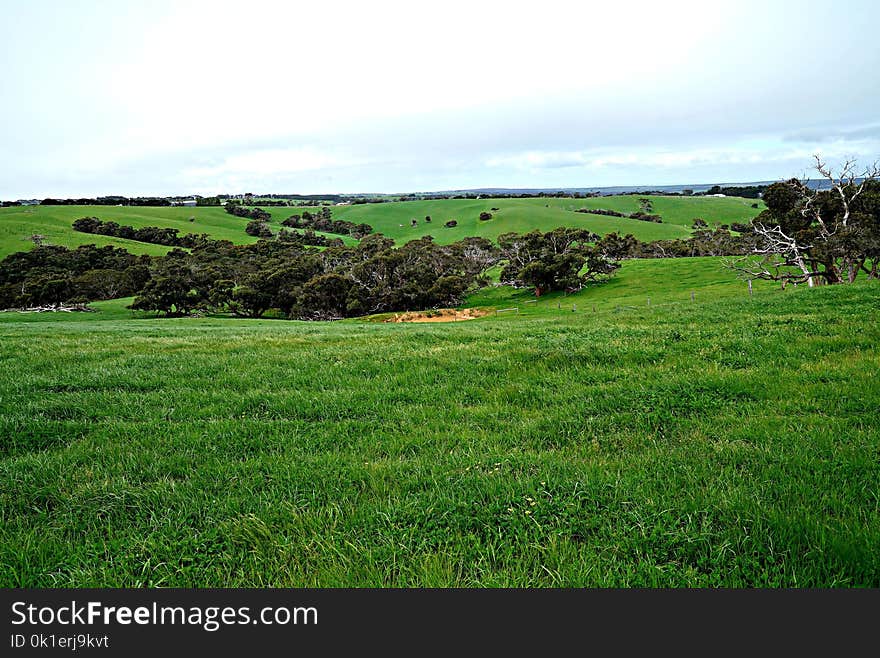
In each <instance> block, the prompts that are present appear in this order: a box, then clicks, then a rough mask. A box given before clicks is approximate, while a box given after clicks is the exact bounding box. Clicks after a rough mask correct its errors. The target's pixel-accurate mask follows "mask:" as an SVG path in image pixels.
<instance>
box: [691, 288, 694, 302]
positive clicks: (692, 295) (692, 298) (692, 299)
mask: <svg viewBox="0 0 880 658" xmlns="http://www.w3.org/2000/svg"><path fill="white" fill-rule="evenodd" d="M691 301H694V291H693V290H691Z"/></svg>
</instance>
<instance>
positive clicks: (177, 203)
mask: <svg viewBox="0 0 880 658" xmlns="http://www.w3.org/2000/svg"><path fill="white" fill-rule="evenodd" d="M171 205H172V206H194V205H196V200H195V199H183V200H181V201H172V202H171Z"/></svg>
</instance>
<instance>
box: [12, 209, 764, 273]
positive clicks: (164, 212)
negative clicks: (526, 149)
mask: <svg viewBox="0 0 880 658" xmlns="http://www.w3.org/2000/svg"><path fill="white" fill-rule="evenodd" d="M652 199H653V201H654V211H655V212H656V213H659V214H661V215H662V216H663V222H664V223H662V224H654V223H651V222H641V221H638V220H634V219H626V218H620V217H604V216H600V215H588V214H582V213H575V212H573V210H574V209H576V208H584V207H596V208H610V209H612V210H620V211H625V212H631V211H635V210H638V198H637V197H630V196H622V197H603V198H601V199H479V200H463V199H440V200H436V201H404V202H389V203H381V204H365V205H357V206H338V207H333V208H332V211H333V217H334V218H336V219H346V220H348V221H352V222H355V223H361V222H366V223H368V224H370V225H372V226H373V227H374V228H375V230H376V231H378V232H380V233H383V234H385V235H387V236H388V237H391V238H394V239H395V240H396V241H397V242H398V243H399V244H402V243H404V242H407V241H408V240H413V239H417V238H420V237H422V236H423V235H432V236H434V238H435V239H436V240H437V242H439V243H442V244H447V243H450V242H455V241H456V240H461V239H462V238H465V237H468V236H472V235H478V236H483V237H486V238H490V239H495V238H497V237H498V236H499V235H500V234H502V233H506V232H509V231H517V232H526V231H531V230H534V229H540V230H542V231H549V230H551V229H554V228H557V227H559V226H576V227H583V228H588V229H590V230H591V231H594V232H595V233H599V234H602V235H604V234H606V233H611V232H614V231H620V232H621V233H623V234H626V233H632V234H633V235H635V236H636V237H637V238H639V239H641V240H646V241H650V240H659V239H666V238H681V237H687V236H688V235H689V234H690V225H691V224H692V222H693V219H694V218H695V217H703V218H704V219H706V220H707V221H710V222H711V221H717V222H719V223H729V222H731V221H745V220H747V219H749V218H751V217H753V216H754V215H756V214H757V213H758V212H759V210H756V209H754V208H751V203H753V202H752V201H750V200H748V199H735V198H733V197H729V198H714V197H707V198H702V197H652ZM491 208H499V210H498V211H497V212H493V217H492V219H491V220H488V221H480V219H479V215H480V213H481V212H483V211H490V209H491ZM312 210H314V209H312ZM266 211H267V212H269V213H270V214H271V215H272V219H271V221H270V224H271V225H272V227H273V229H274V230H278V228H279V226H280V223H281V222H282V221H283V220H285V219H286V218H287V217H289V216H290V215H292V214H301V213H302V211H303V208H292V207H271V206H270V207H267V208H266ZM426 215H430V216H431V218H432V222H431V223H430V224H429V223H426V222H425V221H424V220H425V216H426ZM86 216H94V217H98V218H99V219H101V220H103V221H114V222H117V223H119V224H125V225H129V226H134V227H136V228H139V227H142V226H162V227H170V228H176V229H178V230H179V231H180V233H181V234H184V233H207V234H208V235H210V236H211V237H213V238H215V239H218V240H231V241H232V242H234V243H236V244H250V243H252V242H255V241H256V238H254V237H251V236H249V235H247V234H246V233H245V232H244V227H245V225H246V224H247V220H246V219H242V218H240V217H233V216H232V215H230V214H228V213H226V212H225V211H224V210H223V209H222V208H218V207H195V208H192V207H178V206H175V207H135V206H125V207H117V206H23V207H12V208H0V258H4V257H5V256H8V255H9V254H11V253H13V252H16V251H24V250H28V249H30V248H32V246H33V245H32V244H31V243H30V242H29V241H28V237H29V236H31V235H33V234H35V233H38V234H41V235H44V236H45V237H46V239H47V241H48V242H49V243H50V244H60V245H64V246H68V247H76V246H78V245H81V244H97V245H101V246H103V245H108V244H111V245H116V246H119V247H124V248H126V249H128V250H129V251H131V252H132V253H137V254H153V255H160V254H164V253H166V252H167V251H168V248H167V247H162V246H160V245H150V244H144V243H141V242H135V241H132V240H121V239H118V238H109V237H105V236H101V235H89V234H86V233H78V232H76V231H74V230H73V229H72V228H71V224H72V223H73V222H74V221H75V220H77V219H79V218H80V217H86ZM190 217H193V218H194V221H192V222H190V221H189V218H190ZM412 218H416V219H417V220H418V225H417V226H415V227H413V226H411V220H412ZM449 219H456V221H458V226H456V227H455V228H445V227H444V226H443V224H444V223H445V222H447V221H448V220H449ZM401 224H403V226H402V227H401ZM326 235H328V236H329V237H337V236H332V235H331V234H326ZM343 239H344V240H345V241H346V243H348V244H354V243H355V241H354V240H352V239H351V238H343Z"/></svg>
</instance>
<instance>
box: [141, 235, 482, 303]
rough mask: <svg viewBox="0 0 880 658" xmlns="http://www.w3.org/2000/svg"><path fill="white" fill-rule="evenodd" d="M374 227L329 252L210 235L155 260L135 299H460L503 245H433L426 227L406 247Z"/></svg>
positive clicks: (479, 242) (476, 242) (468, 242)
mask: <svg viewBox="0 0 880 658" xmlns="http://www.w3.org/2000/svg"><path fill="white" fill-rule="evenodd" d="M393 244H394V243H393V241H392V240H389V239H388V238H385V237H383V236H381V235H378V234H374V235H370V236H367V237H365V238H364V239H362V240H361V242H360V243H359V244H358V245H357V246H356V247H344V246H334V247H330V248H328V249H325V250H324V251H319V250H317V249H312V248H308V247H304V246H302V245H300V244H296V243H294V242H288V241H285V240H273V241H268V240H261V241H259V242H257V243H256V244H252V245H246V246H235V245H232V244H231V243H227V242H214V243H211V244H208V245H204V246H201V247H198V248H196V249H193V250H192V252H191V253H187V252H185V251H182V250H178V249H175V250H172V251H171V252H169V253H168V255H167V256H165V257H162V258H155V259H153V265H152V267H151V271H150V275H151V276H150V279H149V281H148V282H147V283H146V285H145V286H144V288H143V290H142V291H141V293H140V294H139V295H138V296H137V298H136V299H135V301H134V303H133V304H132V306H131V308H133V309H139V310H149V311H160V312H163V313H165V314H166V315H183V314H187V313H191V312H192V311H194V310H197V309H204V310H215V311H216V310H226V311H231V312H233V313H235V314H237V315H242V316H246V317H261V316H262V315H264V314H265V313H266V312H267V311H269V310H270V309H274V310H275V311H277V312H278V313H280V314H282V315H284V316H285V317H290V318H299V319H308V320H318V319H323V320H327V319H337V318H344V317H352V316H358V315H364V314H367V313H377V312H384V311H396V310H421V309H427V308H432V307H439V306H449V305H454V304H458V303H460V301H461V300H462V299H463V296H464V294H465V293H466V291H468V290H469V289H472V288H473V287H475V286H479V285H484V284H485V283H486V280H485V279H484V278H483V276H482V275H483V273H484V272H485V270H486V269H487V268H488V267H491V266H492V265H493V264H494V263H495V262H497V258H498V250H497V248H496V247H494V245H492V244H491V243H490V242H489V241H487V240H484V239H482V238H470V239H468V240H466V241H463V242H459V243H456V244H452V245H442V246H441V245H437V244H435V243H434V241H433V240H432V238H430V236H426V237H424V238H422V239H420V240H414V241H412V242H409V243H407V244H406V245H404V246H402V247H394V246H393Z"/></svg>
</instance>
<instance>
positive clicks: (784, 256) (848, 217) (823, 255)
mask: <svg viewBox="0 0 880 658" xmlns="http://www.w3.org/2000/svg"><path fill="white" fill-rule="evenodd" d="M814 158H815V165H814V166H813V169H814V170H815V171H816V172H817V173H818V174H819V176H820V177H821V178H822V179H823V180H825V181H827V182H828V189H827V190H819V189H812V188H811V187H810V186H809V185H808V181H807V180H801V181H797V180H791V181H788V182H785V183H776V184H775V185H776V186H780V185H784V186H788V192H789V193H791V197H792V198H794V199H796V201H795V208H796V212H797V214H798V215H799V216H800V217H801V219H802V221H799V222H795V223H792V222H787V223H786V222H785V221H783V219H782V218H780V217H778V216H774V215H773V213H771V212H769V211H765V212H763V213H761V215H759V216H758V217H757V218H755V219H754V220H753V221H752V242H753V246H752V249H751V251H750V253H749V254H747V255H745V256H741V257H737V258H735V259H730V260H728V261H727V262H726V265H727V266H728V267H730V268H731V269H733V270H735V271H737V272H738V273H739V274H740V276H741V277H743V278H749V279H765V280H770V281H780V282H781V283H782V286H783V288H784V287H785V285H786V283H789V282H792V283H807V285H808V286H810V287H813V286H815V285H817V284H818V283H820V282H826V283H842V282H844V281H846V282H848V283H852V281H854V280H855V278H856V276H857V274H858V272H859V271H860V270H863V271H866V272H868V273H869V276H870V273H871V272H872V271H874V272H875V271H876V262H875V263H874V264H873V267H872V268H871V270H868V269H867V268H866V267H865V262H866V260H867V258H868V256H867V252H866V250H865V249H864V248H863V247H864V245H863V244H861V243H860V240H861V239H862V237H863V236H861V235H860V234H859V233H858V232H857V231H856V230H854V228H853V226H852V218H853V211H854V208H855V207H856V201H857V199H859V197H860V196H861V195H862V194H863V193H864V192H865V191H866V190H867V189H869V186H870V185H872V184H873V181H880V164H878V162H876V161H875V162H874V163H873V164H871V165H869V166H867V167H865V168H864V169H863V170H861V171H860V170H859V168H858V165H857V161H856V160H855V159H852V158H850V159H847V160H846V161H844V162H843V163H842V165H841V166H840V168H839V169H838V171H837V172H836V173H835V172H834V171H833V170H832V168H831V167H829V166H828V165H827V163H826V162H824V161H823V160H822V159H821V157H820V156H819V155H816V156H814ZM771 187H772V186H771ZM833 199H836V200H837V201H838V202H839V208H838V207H836V206H835V205H834V204H832V203H830V202H831V201H832V200H833ZM875 260H876V259H875ZM844 276H845V277H846V278H844Z"/></svg>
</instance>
